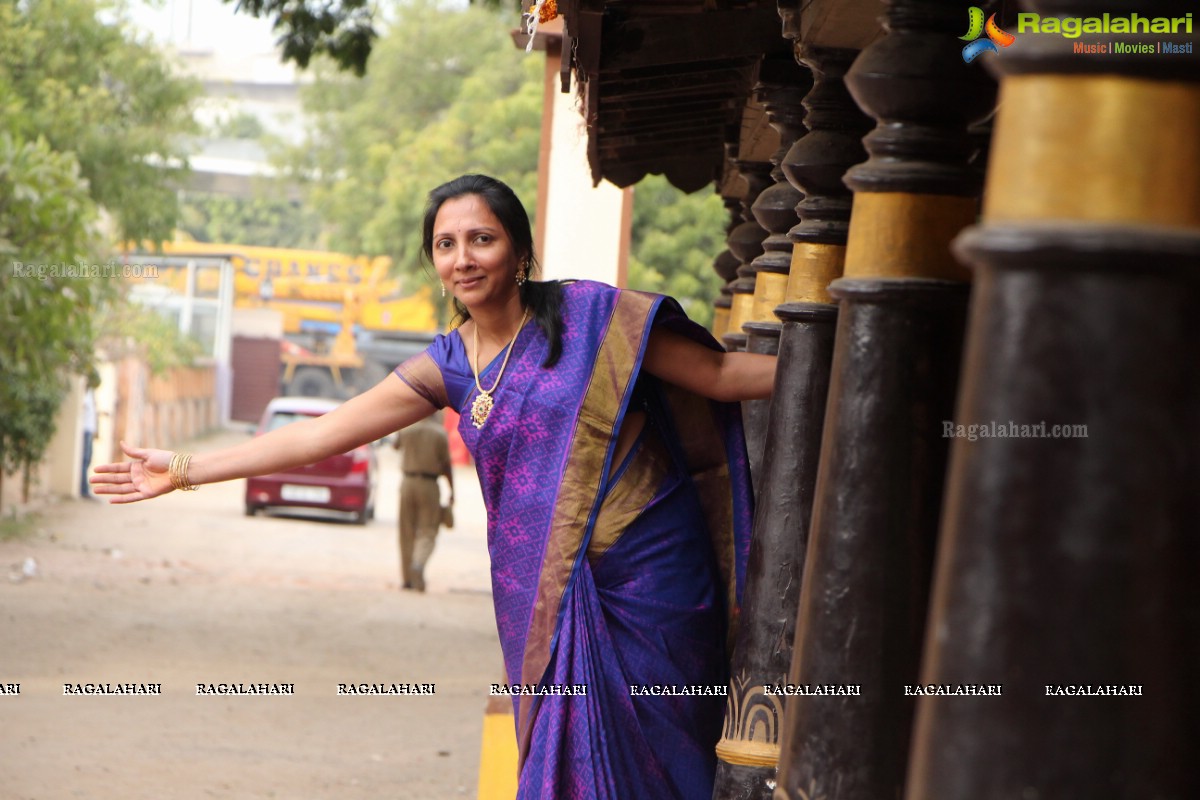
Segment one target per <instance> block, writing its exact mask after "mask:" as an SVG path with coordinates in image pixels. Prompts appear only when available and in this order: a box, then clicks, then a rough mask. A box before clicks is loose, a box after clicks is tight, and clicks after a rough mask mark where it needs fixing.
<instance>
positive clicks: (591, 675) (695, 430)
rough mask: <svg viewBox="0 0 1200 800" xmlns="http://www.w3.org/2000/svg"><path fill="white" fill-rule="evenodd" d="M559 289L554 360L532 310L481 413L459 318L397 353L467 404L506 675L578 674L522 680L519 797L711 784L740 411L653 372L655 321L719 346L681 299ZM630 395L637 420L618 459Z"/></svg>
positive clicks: (666, 790)
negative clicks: (474, 405)
mask: <svg viewBox="0 0 1200 800" xmlns="http://www.w3.org/2000/svg"><path fill="white" fill-rule="evenodd" d="M562 291H563V302H562V314H563V320H564V331H563V350H562V356H561V358H560V359H559V362H558V363H557V364H556V365H555V366H554V367H552V368H545V367H543V366H542V364H543V362H544V361H545V359H546V355H547V353H548V351H549V343H548V341H547V340H546V337H545V336H544V335H543V333H542V331H541V330H540V329H539V328H538V327H537V326H536V325H535V324H533V323H529V324H527V325H526V326H525V327H524V328H523V329H522V330H521V331H520V332H519V333H518V334H517V336H516V337H515V339H514V340H513V342H512V344H511V347H512V348H513V350H512V355H511V357H510V359H509V363H508V367H507V369H506V370H505V372H504V375H503V380H502V381H501V383H500V385H498V386H497V387H496V390H495V392H494V393H493V397H494V399H495V407H494V408H493V409H492V412H491V415H490V416H489V418H488V420H487V422H486V424H485V425H484V426H483V428H482V429H477V428H475V426H474V425H473V424H471V421H470V414H469V413H467V412H468V410H469V408H470V405H471V402H472V401H473V400H474V398H475V396H476V394H477V392H476V389H475V380H474V377H473V375H472V371H471V367H470V364H469V361H468V353H467V351H466V348H465V346H464V344H463V341H462V338H461V337H460V336H459V335H458V333H457V332H451V333H450V334H447V335H445V336H440V337H438V339H437V340H436V341H435V342H434V343H433V344H432V345H431V346H430V347H429V349H428V350H427V351H426V352H425V353H424V354H422V355H420V356H417V357H415V358H413V359H410V360H409V361H407V362H405V363H404V364H402V365H401V366H400V367H399V368H397V374H398V375H399V376H400V378H401V379H402V380H404V381H405V382H406V383H408V384H409V385H410V386H412V387H413V388H414V389H415V390H416V391H417V392H418V393H420V394H422V395H423V396H425V397H426V398H427V399H429V400H430V401H431V402H432V403H433V404H434V405H436V406H438V407H443V406H450V407H452V408H454V409H456V410H457V411H459V412H460V413H461V414H462V415H463V416H462V420H461V422H460V424H459V431H460V432H461V433H462V436H463V440H464V442H465V443H466V445H467V447H468V449H469V450H470V451H471V454H472V455H473V456H474V458H475V461H476V467H477V470H478V473H479V479H480V483H481V485H482V488H483V495H484V503H485V505H486V508H487V515H488V549H489V552H490V554H491V564H492V592H493V596H494V600H495V607H496V623H497V627H498V630H499V633H500V642H501V646H502V648H503V651H504V660H505V666H506V669H507V672H508V678H509V681H510V683H512V684H520V685H523V686H536V687H539V688H540V689H541V690H551V691H555V690H556V689H555V688H554V687H564V688H565V687H577V686H584V687H586V695H576V694H570V695H556V694H532V695H520V696H516V697H514V710H515V715H516V725H517V742H518V748H519V753H520V779H519V786H520V788H519V791H518V798H519V799H520V800H534V798H537V799H539V800H551V799H553V800H563V799H564V798H604V799H605V800H609V799H611V800H642V798H644V799H645V800H671V799H672V798H677V799H678V800H699V799H700V798H703V799H704V800H708V798H709V797H711V794H712V782H713V774H714V772H715V768H716V756H715V750H714V748H715V745H716V742H717V740H718V739H719V737H720V730H721V721H722V715H723V712H724V707H725V701H724V698H723V697H721V696H719V695H716V694H713V693H710V694H703V693H700V694H688V693H687V692H691V691H699V692H703V691H704V687H709V689H710V690H711V689H716V690H719V689H720V687H723V686H725V685H727V684H728V674H727V671H728V657H727V656H728V649H727V646H728V642H727V633H728V631H729V630H730V625H731V620H732V618H733V617H734V616H735V615H736V611H737V604H738V601H739V599H740V587H741V585H742V583H743V581H744V577H745V575H744V573H745V564H746V555H747V551H748V549H749V532H750V522H751V517H752V508H751V494H750V488H749V486H750V483H749V473H748V469H747V466H746V455H745V445H744V442H743V440H742V433H741V421H740V413H739V411H738V408H737V406H736V405H729V404H721V403H713V402H710V401H707V400H703V399H702V398H698V397H696V396H694V395H690V394H688V393H686V392H683V391H682V390H679V389H678V388H676V387H671V386H667V385H663V384H661V383H660V382H659V381H657V380H656V379H655V378H653V377H652V376H649V375H647V374H643V373H642V372H641V362H642V357H643V355H644V353H645V348H646V343H647V341H648V338H649V335H650V332H651V330H652V329H654V328H655V327H658V326H661V327H664V328H668V329H671V330H674V331H675V332H677V333H681V334H683V335H686V336H689V337H692V338H694V339H696V340H697V341H700V342H703V343H704V344H706V345H707V346H710V347H714V348H715V347H716V343H715V342H714V341H713V340H712V339H711V337H709V336H708V334H707V333H706V332H704V331H703V329H701V328H699V327H698V326H696V325H694V324H693V323H691V322H689V321H688V320H687V318H686V316H685V315H684V314H683V312H682V311H681V310H680V309H679V307H678V305H677V304H676V303H675V302H674V301H673V300H670V299H669V298H664V297H661V296H657V295H648V294H642V293H637V292H628V291H620V290H617V289H614V288H612V287H609V286H605V285H603V284H598V283H593V282H588V281H580V282H575V283H569V284H565V285H564V286H563V287H562ZM503 355H504V354H503V353H501V354H500V355H498V356H497V357H496V359H495V360H493V362H492V363H491V364H489V365H488V366H487V367H486V368H485V369H484V370H483V373H482V375H481V376H480V381H481V383H482V384H483V385H484V386H485V387H487V386H491V385H492V383H493V382H494V381H495V380H496V374H497V372H498V370H499V368H500V363H501V362H502V360H503ZM634 412H644V413H645V424H644V427H643V428H642V430H641V432H640V433H639V435H638V436H637V439H636V441H635V442H634V444H633V447H632V448H631V449H630V451H629V453H628V454H627V455H625V456H624V458H623V459H622V462H621V463H619V464H614V463H613V459H614V450H615V443H616V439H617V432H618V431H619V430H620V428H621V425H622V424H623V422H624V421H625V419H626V417H627V415H629V414H630V413H634ZM646 691H649V692H663V693H662V694H657V693H656V694H644V692H646Z"/></svg>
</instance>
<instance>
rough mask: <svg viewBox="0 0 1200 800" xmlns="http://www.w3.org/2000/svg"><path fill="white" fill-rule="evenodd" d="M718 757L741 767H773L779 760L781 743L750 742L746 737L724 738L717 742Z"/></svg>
mask: <svg viewBox="0 0 1200 800" xmlns="http://www.w3.org/2000/svg"><path fill="white" fill-rule="evenodd" d="M717 758H719V759H720V760H722V761H724V762H725V763H726V764H736V765H738V766H741V767H773V766H775V765H776V764H777V763H778V762H779V745H778V744H771V743H768V742H748V741H746V740H744V739H722V740H721V741H719V742H717Z"/></svg>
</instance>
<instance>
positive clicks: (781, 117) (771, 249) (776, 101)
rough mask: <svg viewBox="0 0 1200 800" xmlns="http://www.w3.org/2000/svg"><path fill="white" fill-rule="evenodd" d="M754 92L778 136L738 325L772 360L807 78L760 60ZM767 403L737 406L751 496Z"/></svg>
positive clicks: (759, 467)
mask: <svg viewBox="0 0 1200 800" xmlns="http://www.w3.org/2000/svg"><path fill="white" fill-rule="evenodd" d="M758 80H759V82H758V85H757V86H756V87H755V91H756V92H757V94H758V97H759V98H760V100H761V102H762V104H763V108H764V109H765V110H766V112H767V119H768V121H769V122H770V124H771V127H772V128H774V129H775V130H776V131H778V132H779V149H778V150H776V151H775V153H774V154H773V155H772V156H771V164H772V169H771V180H772V181H774V184H773V185H771V186H768V187H767V188H766V189H764V190H763V191H762V193H761V194H759V195H758V199H756V200H755V201H754V205H753V206H752V207H751V209H750V211H751V213H753V214H754V219H755V220H757V221H758V224H759V225H761V226H762V227H763V228H764V229H765V230H766V231H767V238H766V239H764V240H763V243H762V248H763V252H762V253H761V254H760V255H759V256H758V257H757V258H755V259H754V261H752V262H751V263H750V265H749V268H748V269H749V271H751V272H752V273H753V275H754V300H753V302H752V303H751V306H750V316H749V317H748V318H747V319H745V320H744V321H743V322H742V330H743V331H744V332H745V333H746V337H747V340H746V350H747V351H749V352H751V353H763V354H766V355H775V354H776V353H778V352H779V330H780V324H779V318H778V317H776V316H775V306H777V305H779V304H780V303H782V302H783V300H784V295H785V294H786V289H787V281H788V269H789V268H790V267H791V264H792V240H791V239H789V238H788V231H789V230H791V228H792V226H793V225H795V224H796V222H797V219H796V204H797V203H799V202H800V198H801V197H802V196H803V195H801V193H800V192H799V191H798V190H797V189H796V187H794V186H792V185H791V184H790V183H789V182H788V179H787V176H786V175H784V173H783V168H782V164H783V159H784V156H785V155H787V152H788V150H789V149H790V148H791V146H792V143H793V142H795V141H796V138H797V137H798V136H803V135H804V133H805V132H806V130H805V128H804V122H803V120H804V107H803V105H801V103H802V101H803V99H804V96H805V95H806V94H807V93H808V92H809V90H810V89H811V88H812V73H811V72H809V71H808V70H807V69H805V68H804V67H802V66H800V65H799V64H797V63H796V60H795V59H794V58H792V57H791V55H790V54H789V55H788V56H786V57H780V58H771V59H764V60H763V63H762V66H761V68H760V70H759V79H758ZM769 403H770V400H748V401H746V402H744V403H742V419H743V422H744V425H745V430H746V449H747V452H748V453H749V456H750V474H751V476H752V477H753V479H754V493H755V496H758V493H759V489H760V488H761V486H762V475H763V450H764V448H765V439H766V435H767V408H768V405H769Z"/></svg>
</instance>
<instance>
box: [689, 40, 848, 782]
mask: <svg viewBox="0 0 1200 800" xmlns="http://www.w3.org/2000/svg"><path fill="white" fill-rule="evenodd" d="M800 55H801V56H802V58H803V61H804V63H805V64H807V65H808V66H809V67H810V68H811V70H812V73H813V74H814V75H815V77H816V82H815V83H814V85H813V87H812V90H811V91H810V92H809V93H808V94H807V95H806V96H805V98H804V101H803V107H804V108H805V109H806V110H807V112H808V113H807V116H806V117H805V120H804V123H805V125H806V126H807V127H808V129H809V133H808V134H807V135H806V136H801V137H799V138H796V137H792V138H794V139H795V142H794V144H792V146H791V147H790V148H789V149H788V151H787V153H786V154H785V155H784V157H783V159H782V162H781V163H782V168H783V171H784V174H785V175H786V177H787V179H788V180H789V181H790V182H791V184H792V185H793V186H794V187H795V190H794V191H793V192H792V193H790V195H789V196H790V197H791V198H792V199H793V201H795V200H799V199H801V197H803V201H802V202H800V204H799V205H798V206H797V207H796V209H795V212H796V213H793V214H792V219H793V221H794V220H795V218H796V215H797V213H798V214H799V216H800V217H801V220H800V221H799V224H797V225H796V226H795V227H793V228H792V229H791V231H790V233H789V234H788V235H789V237H790V242H794V243H795V246H794V248H793V249H792V252H791V253H790V263H789V267H788V272H786V273H784V275H785V277H786V282H785V285H784V287H783V288H782V294H783V298H782V299H783V300H784V301H785V302H784V303H783V304H782V305H780V306H779V307H778V308H775V309H774V314H776V315H778V317H779V318H780V319H782V323H780V324H777V325H776V326H775V330H774V335H775V337H777V338H776V339H775V341H777V342H778V353H779V363H778V367H777V368H776V379H775V381H776V382H775V392H774V396H773V397H772V398H771V401H770V409H769V412H768V415H767V424H766V437H765V438H766V446H765V452H764V455H763V470H762V476H763V477H762V482H761V491H760V492H759V494H758V501H757V506H756V508H757V511H756V516H755V519H754V537H753V540H752V543H751V547H750V563H749V566H748V568H747V576H748V577H747V585H746V590H745V594H744V599H743V606H742V629H741V634H740V638H739V640H738V645H737V649H736V651H735V652H734V658H733V668H732V670H731V674H732V675H733V679H732V682H731V686H730V696H729V702H728V704H727V709H726V721H725V731H724V737H723V739H722V741H721V743H720V744H719V745H718V747H717V754H718V757H719V759H720V760H719V762H718V767H717V783H716V786H717V791H716V792H715V793H714V795H713V797H714V798H716V799H717V800H769V798H770V797H771V796H772V792H773V790H774V788H775V772H776V764H777V761H778V757H779V734H780V731H781V724H782V721H783V719H782V717H783V713H782V712H783V706H784V701H785V697H784V696H781V695H772V694H767V692H766V690H765V689H764V686H765V685H767V686H778V685H780V684H783V683H784V681H785V679H786V676H787V671H788V665H789V664H790V662H791V658H792V640H793V638H794V635H795V624H796V605H797V600H798V598H799V594H800V575H801V572H802V570H803V565H804V554H805V550H806V548H807V545H808V526H809V519H810V517H811V512H812V497H813V486H814V484H815V482H816V472H817V459H818V455H819V453H820V446H821V428H822V424H823V422H824V417H825V398H826V395H827V394H828V390H829V368H830V363H831V361H832V357H833V340H834V325H835V322H836V319H837V314H836V311H837V309H836V306H834V305H833V304H832V301H831V300H830V297H829V295H828V293H826V291H825V287H826V285H827V284H828V283H829V281H831V280H833V279H834V278H836V277H837V276H838V275H839V274H841V267H842V259H843V256H844V253H845V242H846V231H847V228H848V225H849V219H850V192H849V190H848V189H847V188H846V187H845V186H844V185H843V184H842V182H841V176H842V175H843V174H844V173H845V171H846V170H847V169H848V168H849V167H850V166H851V165H853V164H855V163H857V162H859V161H861V160H863V159H865V158H866V153H865V151H864V150H863V148H862V144H861V142H860V139H861V137H862V134H863V133H864V132H865V131H866V130H868V129H869V128H870V122H869V120H867V118H866V117H864V116H863V115H862V113H861V112H860V111H859V110H858V108H857V107H856V106H855V105H854V102H853V101H852V100H851V99H850V96H849V94H848V93H847V92H846V89H845V86H844V84H843V83H842V76H843V74H844V73H845V70H846V67H848V66H849V64H850V61H851V59H852V57H853V53H852V52H851V51H831V50H826V51H820V52H816V51H811V52H802V53H801V54H800ZM768 191H769V190H768ZM801 192H803V194H801ZM763 195H766V192H764V193H763ZM760 202H761V197H760ZM779 216H780V218H783V215H782V214H781V215H779ZM760 219H761V217H760ZM774 229H775V228H774V227H773V228H772V230H774ZM764 274H765V273H764V272H760V273H759V280H760V281H761V280H762V279H763V277H764ZM769 274H771V275H774V274H777V273H774V272H772V273H769ZM747 328H749V329H750V330H751V342H752V345H751V346H752V347H753V342H754V340H755V339H756V338H757V337H758V332H759V330H760V329H762V330H764V332H767V333H768V335H769V332H768V331H766V325H764V324H761V323H760V324H759V325H758V326H755V325H754V323H750V324H748V325H747ZM764 338H765V337H764Z"/></svg>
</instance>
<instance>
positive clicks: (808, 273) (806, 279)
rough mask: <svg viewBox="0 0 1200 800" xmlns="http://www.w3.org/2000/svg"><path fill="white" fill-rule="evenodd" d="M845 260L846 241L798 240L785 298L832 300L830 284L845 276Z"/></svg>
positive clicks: (786, 300) (789, 300) (800, 301)
mask: <svg viewBox="0 0 1200 800" xmlns="http://www.w3.org/2000/svg"><path fill="white" fill-rule="evenodd" d="M845 264H846V248H845V246H844V245H840V244H812V243H809V242H797V243H796V245H795V247H793V248H792V270H791V272H790V273H789V274H788V285H787V293H786V295H785V297H784V300H785V302H788V303H832V302H833V298H832V297H830V296H829V291H828V289H829V284H831V283H833V282H834V281H835V280H837V279H838V278H840V277H842V269H843V268H844V267H845Z"/></svg>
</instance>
